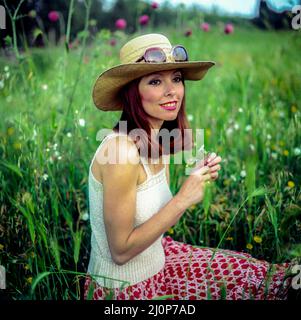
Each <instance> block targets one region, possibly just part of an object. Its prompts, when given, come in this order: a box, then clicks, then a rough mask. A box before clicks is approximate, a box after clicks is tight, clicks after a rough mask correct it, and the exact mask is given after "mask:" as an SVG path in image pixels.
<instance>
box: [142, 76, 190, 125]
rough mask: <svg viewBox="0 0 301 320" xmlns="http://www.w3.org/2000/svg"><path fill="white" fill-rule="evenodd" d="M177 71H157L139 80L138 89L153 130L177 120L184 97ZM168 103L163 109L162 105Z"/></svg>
mask: <svg viewBox="0 0 301 320" xmlns="http://www.w3.org/2000/svg"><path fill="white" fill-rule="evenodd" d="M182 79H183V78H182V74H181V71H179V70H167V71H159V72H155V73H152V74H148V75H146V76H144V77H142V78H141V80H140V82H139V85H138V89H139V94H140V97H141V101H142V106H143V108H144V110H145V112H146V113H147V114H148V115H149V120H150V122H151V124H152V126H153V127H154V128H155V129H160V127H161V126H162V124H163V122H164V121H171V120H174V119H176V118H177V115H178V112H179V110H180V107H181V104H182V100H183V97H184V84H183V82H182ZM166 103H169V105H166V106H165V108H164V107H163V106H162V104H166Z"/></svg>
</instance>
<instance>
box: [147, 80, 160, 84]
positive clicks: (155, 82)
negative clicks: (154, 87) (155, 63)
mask: <svg viewBox="0 0 301 320" xmlns="http://www.w3.org/2000/svg"><path fill="white" fill-rule="evenodd" d="M157 81H160V80H151V81H150V82H149V84H157Z"/></svg>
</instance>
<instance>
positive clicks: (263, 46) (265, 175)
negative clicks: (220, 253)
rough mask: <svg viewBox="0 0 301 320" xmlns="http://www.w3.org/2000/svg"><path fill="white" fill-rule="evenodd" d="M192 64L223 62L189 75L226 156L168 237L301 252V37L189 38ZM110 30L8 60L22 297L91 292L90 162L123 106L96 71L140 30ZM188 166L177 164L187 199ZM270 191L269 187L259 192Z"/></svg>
mask: <svg viewBox="0 0 301 320" xmlns="http://www.w3.org/2000/svg"><path fill="white" fill-rule="evenodd" d="M156 31H158V32H161V33H164V34H166V35H167V36H168V37H169V38H170V40H171V42H172V43H181V44H183V45H184V46H185V47H186V48H187V50H188V53H189V55H190V60H198V59H202V60H213V61H216V62H217V65H216V66H215V67H214V68H212V69H211V70H210V71H209V72H208V75H207V76H206V77H205V79H204V80H202V81H201V82H189V81H187V82H186V99H187V100H186V101H187V113H188V114H189V115H190V119H191V121H190V123H191V128H193V129H195V128H205V145H206V149H207V150H212V151H215V152H217V153H218V154H220V155H221V156H222V158H223V159H224V162H223V164H222V171H221V174H220V177H219V179H218V180H217V181H216V182H215V183H214V184H213V185H212V186H211V188H210V190H209V191H208V193H207V195H206V198H205V199H204V201H203V203H201V204H199V205H197V206H192V207H191V208H189V209H188V210H187V211H186V213H185V214H184V215H183V217H182V218H181V220H180V221H179V222H178V223H177V225H176V226H175V227H174V228H172V229H170V230H169V232H168V233H167V234H169V235H172V237H173V238H174V239H175V240H178V241H185V242H188V243H191V244H193V245H200V246H209V247H213V248H214V247H217V246H219V247H220V248H225V249H233V250H237V251H245V252H248V253H251V254H252V255H253V256H254V257H256V258H259V259H265V260H268V261H270V262H275V263H278V262H279V263H280V262H284V261H288V260H291V259H292V258H294V257H299V256H300V250H301V249H300V248H301V236H300V235H301V210H300V209H301V194H300V176H301V170H300V157H301V155H300V153H301V151H300V148H301V139H300V138H301V123H300V114H301V105H300V101H301V93H300V90H299V88H300V86H301V78H300V73H301V65H300V64H298V63H297V61H298V58H299V53H300V48H301V40H300V37H299V34H298V32H293V31H290V32H274V31H267V32H262V31H259V30H257V29H252V28H250V29H243V28H239V27H236V29H235V32H234V33H233V34H231V35H224V34H223V33H221V32H220V30H218V29H217V28H213V29H212V31H211V32H209V33H204V32H201V31H200V30H193V34H192V36H191V37H183V36H181V35H179V34H178V33H176V32H174V31H172V30H167V29H166V30H156ZM114 37H115V38H117V45H116V46H115V47H111V46H109V45H108V42H107V39H108V38H109V36H108V34H107V33H106V32H101V33H99V34H98V35H97V37H96V39H95V41H94V42H93V43H90V44H89V45H88V46H87V47H86V48H83V47H82V46H81V45H79V47H78V48H74V49H71V50H70V51H69V53H67V52H66V51H65V48H64V47H63V46H58V47H54V46H53V47H48V48H46V49H38V48H35V49H34V48H31V49H27V50H26V51H25V52H22V53H21V55H22V56H23V58H20V59H19V60H17V61H16V60H15V58H14V57H13V56H10V57H4V56H2V57H0V74H1V76H0V81H2V83H3V88H1V89H0V112H1V117H2V121H1V123H0V127H1V131H0V154H1V157H0V167H1V171H0V186H1V193H0V196H1V199H0V203H1V205H0V264H1V265H4V266H5V268H6V271H7V294H8V295H9V296H10V297H11V298H13V299H79V298H80V297H81V295H80V292H81V290H80V289H81V287H82V285H83V279H84V274H85V272H86V269H87V264H88V258H89V250H90V226H89V221H88V220H87V213H88V202H87V201H88V198H87V182H88V180H87V178H88V166H89V162H90V161H91V158H92V156H93V153H94V152H95V150H96V147H97V146H98V143H99V142H98V141H96V138H95V137H96V134H97V131H98V130H99V129H101V128H111V127H112V126H113V125H114V124H115V123H116V121H118V119H119V116H120V112H116V113H104V112H100V111H98V110H97V109H96V108H95V107H94V106H93V103H92V99H91V89H92V85H93V83H94V81H95V79H96V77H97V76H98V75H99V74H100V72H101V71H103V70H105V69H106V68H108V67H109V66H113V65H115V64H118V50H119V48H120V45H121V44H123V43H124V42H125V41H126V39H127V38H128V37H129V36H128V35H126V34H123V33H121V32H119V33H116V34H115V35H114ZM184 169H185V166H184V165H183V166H181V165H173V164H171V177H172V180H171V190H172V192H173V194H175V193H176V192H177V191H178V190H179V188H180V186H181V182H182V181H183V179H185V178H186V177H185V175H184ZM258 190H259V192H258Z"/></svg>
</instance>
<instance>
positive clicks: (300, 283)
mask: <svg viewBox="0 0 301 320" xmlns="http://www.w3.org/2000/svg"><path fill="white" fill-rule="evenodd" d="M292 272H293V273H296V275H295V276H294V277H293V280H292V288H293V289H295V290H299V289H301V265H300V264H296V265H294V266H293V268H292Z"/></svg>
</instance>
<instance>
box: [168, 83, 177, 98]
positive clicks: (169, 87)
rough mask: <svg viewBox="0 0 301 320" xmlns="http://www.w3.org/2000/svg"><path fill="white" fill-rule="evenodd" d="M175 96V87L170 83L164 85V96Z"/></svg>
mask: <svg viewBox="0 0 301 320" xmlns="http://www.w3.org/2000/svg"><path fill="white" fill-rule="evenodd" d="M175 94H176V90H175V85H174V83H172V82H169V83H167V84H166V87H165V95H166V96H168V95H175Z"/></svg>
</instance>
